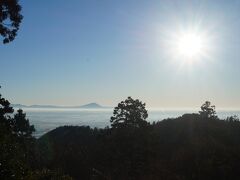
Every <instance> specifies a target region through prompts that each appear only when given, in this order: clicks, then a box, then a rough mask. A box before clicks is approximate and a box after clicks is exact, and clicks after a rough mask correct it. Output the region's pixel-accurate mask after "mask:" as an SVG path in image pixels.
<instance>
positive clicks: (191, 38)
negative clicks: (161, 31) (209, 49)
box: [176, 32, 204, 59]
mask: <svg viewBox="0 0 240 180" xmlns="http://www.w3.org/2000/svg"><path fill="white" fill-rule="evenodd" d="M176 43H177V51H178V53H179V54H180V55H181V56H183V57H185V58H190V59H194V58H196V57H198V56H201V54H202V53H203V50H204V38H203V37H202V36H201V35H200V34H197V33H193V32H188V33H183V34H181V35H179V37H178V39H177V42H176Z"/></svg>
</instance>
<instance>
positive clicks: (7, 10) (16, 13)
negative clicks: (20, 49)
mask: <svg viewBox="0 0 240 180" xmlns="http://www.w3.org/2000/svg"><path fill="white" fill-rule="evenodd" d="M20 12H21V6H20V5H19V4H18V0H1V1H0V35H1V36H2V37H3V43H4V44H6V43H9V42H11V41H13V40H14V39H15V37H16V36H17V31H18V30H19V26H20V23H21V22H22V19H23V16H22V15H21V14H20Z"/></svg>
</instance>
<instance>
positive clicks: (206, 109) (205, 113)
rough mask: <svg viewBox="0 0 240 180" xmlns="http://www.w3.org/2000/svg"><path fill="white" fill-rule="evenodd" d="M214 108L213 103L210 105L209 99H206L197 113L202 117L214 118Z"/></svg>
mask: <svg viewBox="0 0 240 180" xmlns="http://www.w3.org/2000/svg"><path fill="white" fill-rule="evenodd" d="M215 108H216V107H215V105H211V102H210V101H206V102H205V103H204V104H203V105H202V106H201V111H199V113H200V115H201V116H202V117H204V118H216V111H215Z"/></svg>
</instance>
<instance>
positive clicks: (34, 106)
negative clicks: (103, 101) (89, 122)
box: [11, 103, 110, 109]
mask: <svg viewBox="0 0 240 180" xmlns="http://www.w3.org/2000/svg"><path fill="white" fill-rule="evenodd" d="M11 106H12V107H13V108H84V109H101V108H110V107H105V106H101V105H99V104H97V103H89V104H84V105H81V106H54V105H29V106H27V105H23V104H11Z"/></svg>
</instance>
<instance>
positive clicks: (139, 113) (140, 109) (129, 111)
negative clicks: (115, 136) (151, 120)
mask: <svg viewBox="0 0 240 180" xmlns="http://www.w3.org/2000/svg"><path fill="white" fill-rule="evenodd" d="M147 117H148V113H147V110H146V109H145V103H142V102H141V101H139V100H138V99H136V100H134V99H132V98H131V97H128V98H127V99H126V100H125V101H122V102H120V103H119V104H118V106H117V107H115V108H114V111H113V116H112V117H111V119H110V122H111V126H112V128H125V127H131V128H139V127H145V126H146V125H147V124H148V123H147V121H146V119H147Z"/></svg>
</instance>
